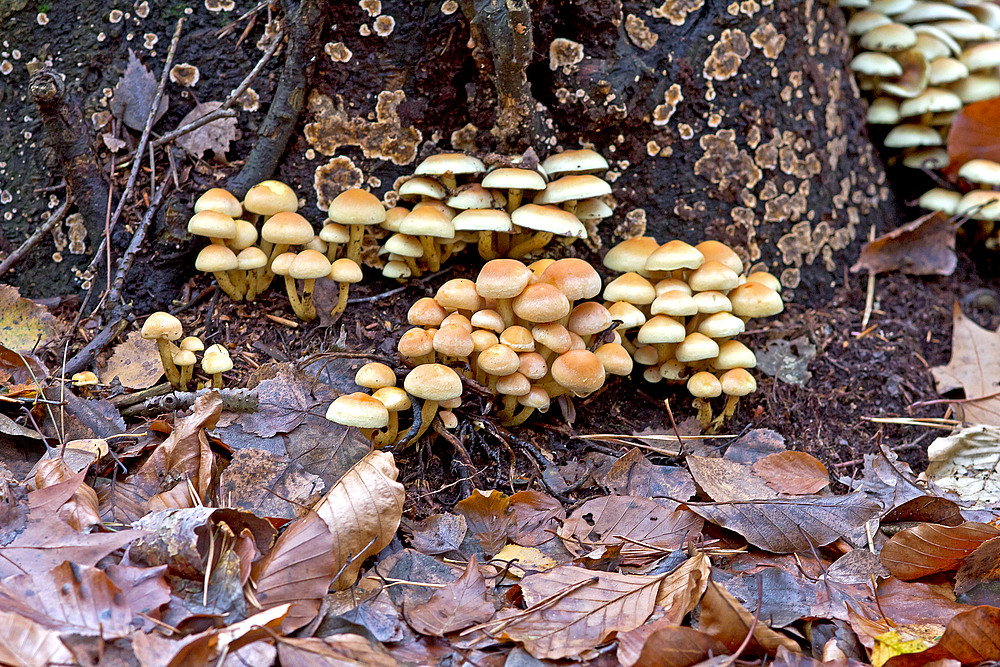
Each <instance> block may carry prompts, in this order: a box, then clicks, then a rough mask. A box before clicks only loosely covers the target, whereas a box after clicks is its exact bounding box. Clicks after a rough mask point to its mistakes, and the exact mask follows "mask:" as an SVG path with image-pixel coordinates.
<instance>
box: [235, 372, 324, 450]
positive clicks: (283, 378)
mask: <svg viewBox="0 0 1000 667" xmlns="http://www.w3.org/2000/svg"><path fill="white" fill-rule="evenodd" d="M255 390H256V392H257V409H256V410H254V411H253V412H248V413H246V414H243V415H240V417H239V418H238V419H237V420H236V421H235V422H234V423H236V424H239V425H240V426H242V427H243V430H244V431H246V432H248V433H254V434H256V435H259V436H261V437H262V438H270V437H272V436H274V435H277V434H279V433H288V432H290V431H292V430H294V429H295V428H296V427H297V426H299V425H300V424H301V423H302V422H303V421H305V419H306V417H307V416H308V415H309V414H310V412H312V411H316V410H317V408H319V406H321V405H323V406H326V405H329V403H330V402H331V401H332V400H333V399H334V398H336V395H335V394H334V393H333V392H332V391H331V390H330V389H329V388H328V387H327V386H326V385H325V384H322V383H317V382H316V381H315V380H314V379H313V378H311V377H309V376H308V375H305V374H304V373H301V372H298V371H296V370H295V369H294V368H292V367H289V366H286V365H280V366H277V367H275V375H274V376H273V377H270V378H267V379H264V380H261V381H260V383H259V384H258V385H257V386H256V387H255ZM324 410H325V407H324ZM324 421H325V420H324ZM325 423H327V424H329V422H325Z"/></svg>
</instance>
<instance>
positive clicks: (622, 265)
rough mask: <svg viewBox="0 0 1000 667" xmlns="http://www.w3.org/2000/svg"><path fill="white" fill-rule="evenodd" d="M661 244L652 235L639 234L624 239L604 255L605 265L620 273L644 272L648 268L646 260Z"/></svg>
mask: <svg viewBox="0 0 1000 667" xmlns="http://www.w3.org/2000/svg"><path fill="white" fill-rule="evenodd" d="M659 247H660V244H659V243H658V242H657V241H656V239H654V238H652V237H650V236H637V237H635V238H631V239H628V240H625V241H622V242H621V243H619V244H618V245H616V246H615V247H614V248H612V249H611V250H609V251H608V254H607V255H605V256H604V266H606V267H608V268H609V269H611V270H612V271H617V272H618V273H628V272H630V271H631V272H634V273H640V274H641V273H643V272H644V271H645V270H646V260H647V259H648V258H649V256H650V255H652V254H653V253H654V252H655V251H656V250H657V249H659Z"/></svg>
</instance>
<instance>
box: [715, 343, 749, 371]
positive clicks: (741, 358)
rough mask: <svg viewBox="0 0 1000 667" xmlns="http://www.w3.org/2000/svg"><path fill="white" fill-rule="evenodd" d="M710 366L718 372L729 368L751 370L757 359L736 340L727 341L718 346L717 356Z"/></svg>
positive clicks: (747, 348)
mask: <svg viewBox="0 0 1000 667" xmlns="http://www.w3.org/2000/svg"><path fill="white" fill-rule="evenodd" d="M712 365H713V366H715V367H716V368H718V369H720V370H729V369H731V368H753V367H754V366H756V365H757V357H756V356H754V353H753V351H752V350H751V349H750V348H749V347H747V346H746V345H744V344H743V343H741V342H740V341H738V340H727V341H725V342H724V343H722V344H720V345H719V354H718V356H717V357H716V358H715V361H713V362H712Z"/></svg>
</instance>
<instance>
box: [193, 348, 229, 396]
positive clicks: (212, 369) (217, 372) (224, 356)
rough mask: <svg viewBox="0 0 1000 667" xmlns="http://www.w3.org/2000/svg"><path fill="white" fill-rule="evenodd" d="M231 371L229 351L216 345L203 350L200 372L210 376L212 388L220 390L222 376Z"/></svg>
mask: <svg viewBox="0 0 1000 667" xmlns="http://www.w3.org/2000/svg"><path fill="white" fill-rule="evenodd" d="M232 369H233V360H232V358H231V357H230V356H229V351H228V350H226V348H224V347H223V346H222V345H219V344H218V343H216V344H215V345H212V346H210V347H209V348H208V349H207V350H205V354H204V356H203V357H202V359H201V370H203V371H205V373H207V374H208V375H211V376H212V387H214V388H216V389H222V387H223V384H224V383H223V380H222V374H223V373H226V372H228V371H231V370H232Z"/></svg>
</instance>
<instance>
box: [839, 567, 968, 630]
mask: <svg viewBox="0 0 1000 667" xmlns="http://www.w3.org/2000/svg"><path fill="white" fill-rule="evenodd" d="M869 590H870V585H869ZM856 599H857V600H859V601H860V602H861V604H862V605H863V606H864V607H865V608H866V609H867V611H868V616H869V618H879V617H881V615H882V614H883V613H885V615H886V616H887V617H888V618H891V619H892V622H893V623H898V624H900V625H921V624H928V623H930V624H937V625H940V626H941V627H942V628H944V626H945V625H947V624H948V622H949V621H950V620H951V619H952V618H953V617H954V616H955V614H958V613H961V612H963V611H969V610H970V609H972V607H973V606H974V605H967V604H961V603H959V602H955V590H954V588H953V587H952V585H951V584H950V583H926V582H923V581H903V580H902V579H897V578H896V577H889V578H888V579H886V580H885V581H883V582H881V583H880V584H879V586H878V603H876V602H875V601H874V600H871V599H864V598H862V597H860V596H859V597H858V598H856Z"/></svg>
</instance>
